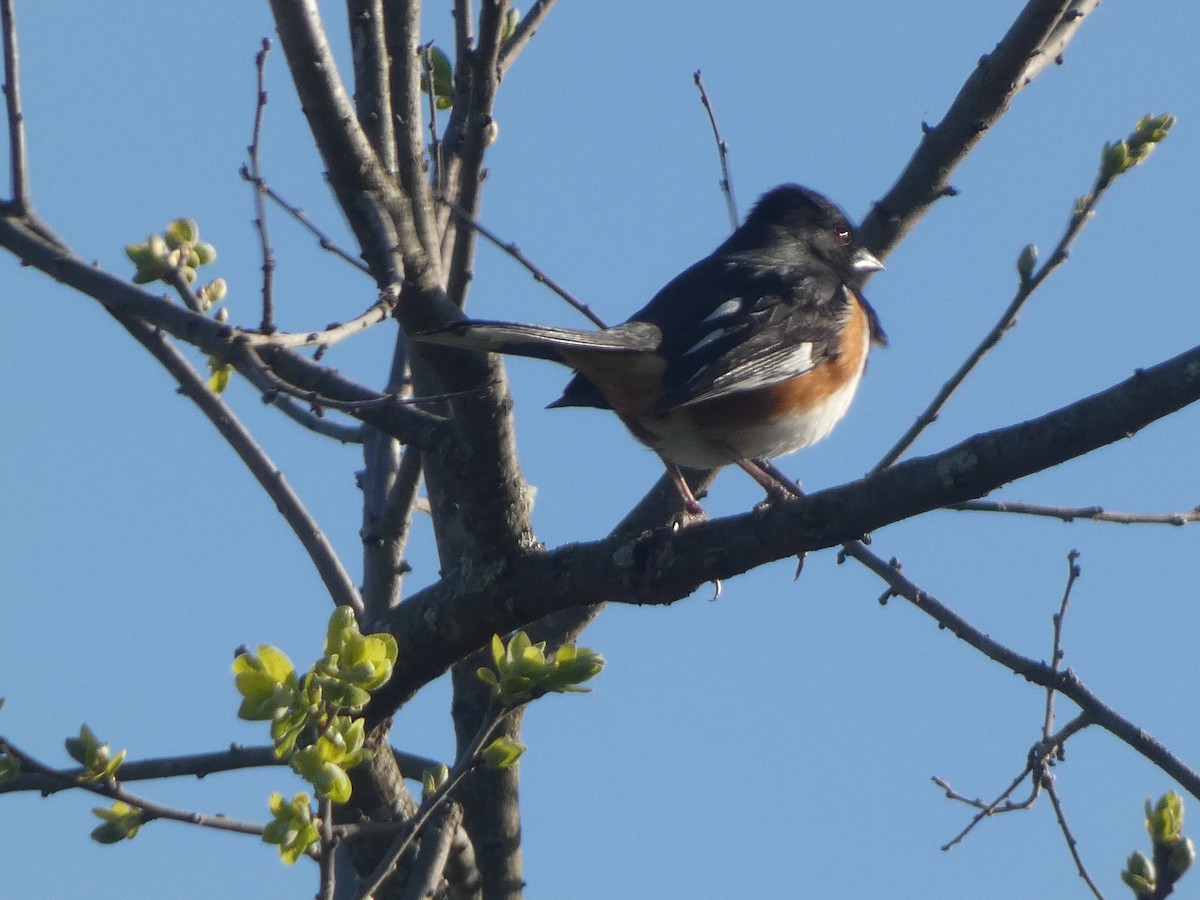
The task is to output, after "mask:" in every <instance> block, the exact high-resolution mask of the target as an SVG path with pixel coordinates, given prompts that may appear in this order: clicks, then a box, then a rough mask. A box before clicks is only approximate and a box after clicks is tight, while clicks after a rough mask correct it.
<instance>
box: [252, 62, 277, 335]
mask: <svg viewBox="0 0 1200 900" xmlns="http://www.w3.org/2000/svg"><path fill="white" fill-rule="evenodd" d="M270 52H271V40H270V38H263V41H262V49H261V50H259V51H258V52H257V53H256V54H254V71H255V75H256V78H257V87H258V94H257V99H256V101H255V104H254V128H253V130H252V132H251V137H250V146H248V147H247V148H246V155H247V158H248V159H249V175H250V177H249V181H250V183H251V184H252V185H253V186H254V229H255V230H256V231H257V232H258V243H259V252H260V254H261V255H262V273H263V282H262V325H261V326H259V328H260V330H261V331H262V333H263V334H271V333H272V332H273V331H274V330H275V288H274V283H275V279H274V275H275V253H274V252H273V251H272V250H271V238H270V236H269V235H268V234H267V204H266V202H265V201H264V199H263V190H262V187H261V185H262V183H263V181H262V168H261V167H260V166H259V162H258V148H259V145H260V142H261V140H262V123H263V114H264V113H265V112H266V109H267V87H266V69H267V54H268V53H270Z"/></svg>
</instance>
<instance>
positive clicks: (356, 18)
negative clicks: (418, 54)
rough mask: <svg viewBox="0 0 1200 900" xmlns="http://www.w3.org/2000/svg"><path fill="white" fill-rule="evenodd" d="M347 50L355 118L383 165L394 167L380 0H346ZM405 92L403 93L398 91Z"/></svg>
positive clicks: (394, 136)
mask: <svg viewBox="0 0 1200 900" xmlns="http://www.w3.org/2000/svg"><path fill="white" fill-rule="evenodd" d="M346 15H347V17H348V19H349V21H350V51H351V53H352V55H353V58H354V105H355V108H356V109H357V111H358V121H359V124H360V125H361V126H362V128H363V131H364V132H365V133H366V135H367V140H368V141H369V142H370V144H371V146H372V148H374V150H375V155H376V156H377V157H379V161H380V163H381V164H382V165H383V167H384V169H385V170H386V171H387V172H389V173H391V172H395V171H396V132H395V128H394V126H393V122H392V93H391V89H390V87H389V84H388V77H387V75H388V68H389V61H388V48H387V45H386V42H385V40H384V12H383V0H347V2H346ZM401 96H405V95H401Z"/></svg>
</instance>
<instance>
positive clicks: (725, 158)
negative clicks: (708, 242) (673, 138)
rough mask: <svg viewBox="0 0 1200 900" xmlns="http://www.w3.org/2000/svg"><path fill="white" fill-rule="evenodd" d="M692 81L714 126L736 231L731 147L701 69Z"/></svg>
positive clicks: (736, 221)
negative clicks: (705, 84)
mask: <svg viewBox="0 0 1200 900" xmlns="http://www.w3.org/2000/svg"><path fill="white" fill-rule="evenodd" d="M692 81H694V82H695V83H696V89H697V90H698V91H700V102H701V103H703V104H704V111H705V112H706V113H708V124H709V125H711V126H712V133H713V140H714V141H716V142H717V155H718V156H719V157H720V159H721V191H722V193H724V194H725V206H726V207H727V208H728V210H729V227H730V228H731V229H733V230H734V231H736V230H737V227H738V209H737V200H735V199H734V196H733V179H732V178H730V177H729V145H728V144H727V143H725V138H723V137H721V129H720V128H719V127H718V126H717V115H716V113H715V112H713V106H712V102H711V101H710V100H709V99H708V91H706V90H705V89H704V80H703V79H702V78H701V77H700V70H699V69H697V70H696V72H695V74H694V75H692Z"/></svg>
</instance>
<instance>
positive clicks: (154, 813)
mask: <svg viewBox="0 0 1200 900" xmlns="http://www.w3.org/2000/svg"><path fill="white" fill-rule="evenodd" d="M3 744H4V746H5V747H6V748H7V750H8V752H9V753H10V754H12V755H13V756H14V757H16V758H17V759H18V760H20V763H21V769H22V771H25V772H30V773H33V774H34V775H36V776H40V777H42V778H45V779H47V780H49V781H57V782H58V783H59V784H61V785H62V789H67V788H77V789H79V790H83V791H87V792H88V793H91V794H97V795H98V796H101V797H107V798H109V799H110V800H118V801H120V802H122V803H128V804H129V805H130V806H135V807H137V808H138V809H140V810H141V811H142V812H143V813H144V814H145V816H144V821H146V822H149V821H152V820H154V819H170V820H172V821H174V822H185V823H187V824H188V825H200V826H202V827H204V828H216V829H218V830H220V831H236V832H238V833H240V834H257V835H261V834H262V833H263V826H262V825H259V824H258V823H257V822H243V821H240V820H238V819H230V818H229V817H227V816H222V815H209V814H207V813H199V812H193V811H191V810H185V809H178V808H176V807H174V806H166V805H165V804H162V803H158V802H156V801H154V800H149V799H147V798H145V797H140V796H138V795H137V794H133V793H130V792H129V791H127V790H125V789H124V788H122V787H121V786H120V784H119V783H118V782H115V781H108V782H94V781H80V780H79V779H78V776H77V775H76V774H71V773H66V772H60V771H59V770H58V769H54V768H52V767H50V766H47V765H46V764H45V763H43V762H41V761H40V760H38V759H37V758H36V757H34V756H30V755H29V754H28V753H26V752H24V751H23V750H21V749H19V748H18V747H16V746H14V745H13V743H12V742H11V741H9V740H8V739H7V738H4V739H3ZM72 771H74V770H72Z"/></svg>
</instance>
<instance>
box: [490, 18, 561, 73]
mask: <svg viewBox="0 0 1200 900" xmlns="http://www.w3.org/2000/svg"><path fill="white" fill-rule="evenodd" d="M553 5H554V0H534V4H533V5H532V6H531V7H529V12H527V13H525V15H524V17H523V18H522V19H521V21H520V22H518V23H517V27H516V28H514V29H513V33H512V34H511V35H509V38H508V40H507V41H505V42H504V46H503V47H501V48H500V60H499V65H500V75H501V77H503V76H504V73H505V72H507V71H508V67H509V66H511V65H512V64H513V61H514V60H516V58H517V56H518V54H520V52H521V51H522V50H524V49H525V45H526V44H528V43H529V41H530V40H531V39H532V38H533V36H534V35H535V34H537V30H538V28H539V27H540V26H541V24H542V22H543V21H544V20H545V18H546V16H548V15H549V14H550V7H552V6H553Z"/></svg>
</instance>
